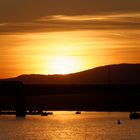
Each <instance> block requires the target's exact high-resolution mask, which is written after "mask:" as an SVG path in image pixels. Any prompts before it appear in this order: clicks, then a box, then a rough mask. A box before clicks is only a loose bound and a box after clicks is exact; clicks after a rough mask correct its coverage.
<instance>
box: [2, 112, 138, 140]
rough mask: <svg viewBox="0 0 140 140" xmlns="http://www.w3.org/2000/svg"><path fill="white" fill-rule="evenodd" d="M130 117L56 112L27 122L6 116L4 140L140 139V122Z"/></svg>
mask: <svg viewBox="0 0 140 140" xmlns="http://www.w3.org/2000/svg"><path fill="white" fill-rule="evenodd" d="M128 116H129V113H127V112H125V113H122V112H90V113H88V112H82V114H81V115H76V114H75V113H74V112H54V115H50V116H27V117H26V118H25V119H24V118H15V116H3V115H2V116H0V140H139V139H140V120H129V118H128ZM118 119H120V121H121V124H120V125H118V124H117V120H118Z"/></svg>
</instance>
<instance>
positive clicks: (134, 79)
mask: <svg viewBox="0 0 140 140" xmlns="http://www.w3.org/2000/svg"><path fill="white" fill-rule="evenodd" d="M3 80H12V81H14V80H15V81H17V80H18V81H22V82H23V83H24V84H140V64H114V65H106V66H101V67H96V68H93V69H90V70H86V71H82V72H78V73H73V74H67V75H39V74H30V75H20V76H18V77H15V78H8V79H3Z"/></svg>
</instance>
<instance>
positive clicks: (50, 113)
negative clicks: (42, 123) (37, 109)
mask: <svg viewBox="0 0 140 140" xmlns="http://www.w3.org/2000/svg"><path fill="white" fill-rule="evenodd" d="M48 115H53V112H42V113H41V116H48Z"/></svg>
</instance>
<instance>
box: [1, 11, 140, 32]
mask: <svg viewBox="0 0 140 140" xmlns="http://www.w3.org/2000/svg"><path fill="white" fill-rule="evenodd" d="M97 29H100V30H106V29H123V30H124V29H127V30H128V29H130V30H131V29H137V30H140V12H127V13H126V12H124V13H106V14H104V15H96V14H95V15H73V16H68V15H52V16H43V17H40V18H38V19H36V20H33V21H31V22H13V23H0V33H12V32H19V33H22V32H50V31H66V30H97Z"/></svg>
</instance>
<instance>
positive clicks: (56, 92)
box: [0, 84, 140, 111]
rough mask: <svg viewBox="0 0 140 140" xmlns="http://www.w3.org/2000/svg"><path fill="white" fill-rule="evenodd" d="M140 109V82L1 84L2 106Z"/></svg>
mask: <svg viewBox="0 0 140 140" xmlns="http://www.w3.org/2000/svg"><path fill="white" fill-rule="evenodd" d="M22 104H23V105H25V108H26V110H32V111H33V110H34V111H36V110H38V111H39V110H85V111H140V85H25V84H21V85H20V84H19V85H14V84H13V85H5V84H1V85H0V109H1V110H15V109H16V106H20V105H22Z"/></svg>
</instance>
